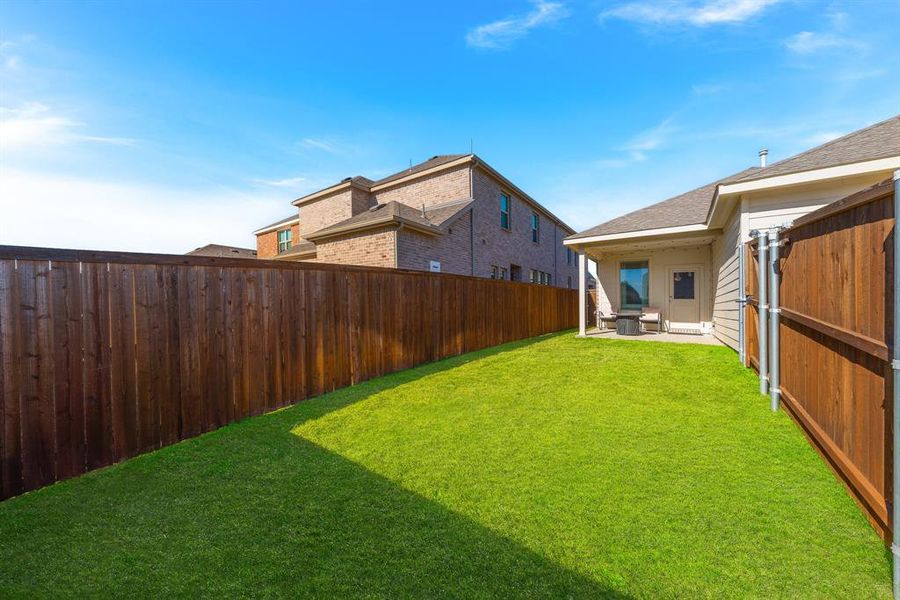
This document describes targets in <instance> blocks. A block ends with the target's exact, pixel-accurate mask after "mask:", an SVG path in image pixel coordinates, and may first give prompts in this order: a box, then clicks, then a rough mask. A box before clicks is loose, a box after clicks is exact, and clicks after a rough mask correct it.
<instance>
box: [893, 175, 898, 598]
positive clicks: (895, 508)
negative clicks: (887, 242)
mask: <svg viewBox="0 0 900 600" xmlns="http://www.w3.org/2000/svg"><path fill="white" fill-rule="evenodd" d="M898 217H900V169H898V170H896V171H894V340H893V342H894V347H893V359H894V360H893V362H892V363H891V366H892V367H893V371H894V402H893V408H892V410H893V412H894V427H893V429H894V432H893V437H894V440H893V442H894V443H893V463H894V497H893V502H892V506H891V512H892V513H893V514H892V517H893V518H892V519H891V529H892V530H893V532H892V533H893V538H892V540H891V541H892V543H891V553H892V554H893V559H894V561H893V562H894V599H895V600H900V410H898V409H900V352H898V348H900V269H898V268H897V266H898V265H897V262H898V259H900V228H898V227H897V223H898V222H900V219H898Z"/></svg>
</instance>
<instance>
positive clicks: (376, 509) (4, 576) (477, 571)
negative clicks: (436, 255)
mask: <svg viewBox="0 0 900 600" xmlns="http://www.w3.org/2000/svg"><path fill="white" fill-rule="evenodd" d="M535 341H539V340H529V341H525V342H518V343H514V344H507V345H505V346H501V347H497V348H493V349H489V350H484V351H480V352H476V353H472V354H469V355H464V356H460V357H456V358H452V359H449V360H444V361H441V362H438V363H433V364H430V365H426V366H423V367H418V368H416V369H412V370H409V371H404V372H401V373H397V374H394V375H390V376H386V377H383V378H379V379H376V380H372V381H370V382H367V383H364V384H361V385H358V386H355V387H353V388H348V389H345V390H340V391H338V392H335V393H332V394H329V395H326V396H323V397H321V398H319V399H316V400H312V401H308V402H304V403H301V404H299V405H296V406H293V407H290V408H288V409H284V410H282V411H279V412H277V413H273V414H270V415H266V416H263V417H259V418H255V419H249V420H247V421H244V422H242V423H238V424H235V425H232V426H229V427H226V428H223V429H220V430H218V431H216V432H213V433H211V434H208V435H205V436H202V437H200V438H195V439H193V440H188V441H186V442H183V443H180V444H177V445H175V446H170V447H168V448H164V449H162V450H160V451H157V452H154V453H151V454H147V455H143V456H141V457H137V458H135V459H132V460H130V461H127V462H125V463H123V464H121V465H118V466H115V467H111V468H108V469H103V470H101V471H97V472H94V473H90V474H88V475H85V476H82V477H79V478H76V479H72V480H69V481H65V482H62V483H59V484H56V485H54V486H51V487H48V488H45V489H42V490H38V491H36V492H32V493H29V494H26V495H24V496H20V497H18V498H14V499H12V500H9V501H7V502H4V503H2V504H0V596H2V597H10V596H17V595H23V594H27V595H53V596H65V595H71V596H85V595H103V596H106V595H122V596H124V595H137V596H141V597H143V596H162V595H197V594H204V595H206V594H209V595H212V594H215V595H225V596H247V595H252V596H266V595H274V596H292V597H328V598H335V597H362V596H365V597H391V598H393V597H427V598H432V597H466V598H469V597H483V598H496V597H504V598H506V597H591V598H597V597H606V598H622V597H625V596H624V595H623V594H620V593H617V592H616V591H615V590H612V589H609V588H606V587H604V586H602V585H600V584H599V583H598V582H596V581H594V580H591V579H589V578H586V577H584V576H582V575H580V574H577V573H574V572H572V571H570V570H567V569H565V568H562V567H561V566H559V565H556V564H555V563H553V562H551V561H549V560H547V559H546V558H544V557H542V556H540V555H538V554H536V553H535V552H533V551H531V550H529V549H527V548H524V547H523V546H521V545H519V544H517V543H516V542H514V541H512V540H510V539H508V538H506V537H503V536H500V535H498V534H496V533H494V532H492V531H490V530H488V529H486V528H484V527H483V526H481V525H479V524H477V523H475V522H473V521H471V520H469V519H467V518H465V517H463V516H461V515H458V514H456V513H453V512H451V511H448V510H447V509H446V508H444V507H442V506H440V505H438V504H435V503H434V502H431V501H429V500H426V499H424V498H422V497H421V496H418V495H416V494H414V493H412V492H409V491H407V490H404V489H402V488H400V487H398V486H397V485H396V484H394V483H392V482H390V481H388V480H387V479H385V478H383V477H381V476H379V475H376V474H374V473H372V472H370V471H368V470H366V469H364V468H363V467H361V466H359V465H357V464H355V463H352V462H350V461H348V460H346V459H344V458H342V457H341V456H339V455H336V454H334V453H331V452H329V451H327V450H324V449H323V448H321V447H319V446H317V445H315V444H313V443H311V442H308V441H306V440H303V439H302V438H298V437H297V436H296V435H293V434H292V433H291V430H292V429H293V428H294V427H296V426H297V425H298V424H299V423H302V422H304V421H307V420H309V419H315V418H317V417H319V416H322V415H324V414H327V413H328V412H330V411H333V410H336V409H339V408H341V407H344V406H347V405H350V404H352V403H354V402H357V401H360V400H363V399H365V398H367V397H368V396H370V395H371V394H374V393H377V392H379V391H383V390H386V389H389V388H392V387H395V386H398V385H402V384H405V383H409V382H412V381H415V380H416V379H419V378H421V377H425V376H428V375H430V374H434V373H437V372H441V371H445V370H447V369H452V368H455V367H457V366H459V365H461V364H464V363H466V362H469V361H471V360H477V359H479V358H485V357H487V356H493V355H497V354H499V353H502V352H506V351H510V350H514V349H516V348H521V347H524V346H526V345H529V344H531V343H534V342H535Z"/></svg>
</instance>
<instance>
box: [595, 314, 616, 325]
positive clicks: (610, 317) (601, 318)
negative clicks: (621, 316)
mask: <svg viewBox="0 0 900 600" xmlns="http://www.w3.org/2000/svg"><path fill="white" fill-rule="evenodd" d="M606 323H612V327H611V328H610V329H615V328H616V313H609V314H605V313H604V312H603V311H600V310H598V311H597V325H599V326H600V329H606Z"/></svg>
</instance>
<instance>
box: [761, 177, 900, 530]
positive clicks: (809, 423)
mask: <svg viewBox="0 0 900 600" xmlns="http://www.w3.org/2000/svg"><path fill="white" fill-rule="evenodd" d="M782 235H783V236H784V237H786V238H787V239H788V240H789V243H788V245H787V246H786V247H785V248H784V250H783V251H782V253H781V273H782V280H781V287H780V300H781V310H782V312H781V317H782V318H781V324H780V328H779V332H780V342H781V353H780V360H781V362H780V367H781V382H780V384H781V390H782V400H783V404H784V406H785V409H786V410H787V412H788V414H789V415H791V417H792V418H793V419H794V420H795V421H796V422H797V423H798V424H799V425H800V427H801V428H802V429H803V431H804V433H805V434H806V435H807V437H808V438H809V439H810V442H811V443H812V445H813V446H814V447H815V448H816V449H817V450H818V451H819V453H820V454H822V455H823V456H824V457H825V459H826V461H827V462H828V464H829V465H830V466H831V467H832V469H833V470H834V471H835V473H836V474H837V476H838V477H839V479H840V480H841V481H842V482H843V483H844V484H845V486H846V487H847V489H848V490H849V492H850V493H851V495H852V496H853V498H854V499H855V500H856V502H857V504H859V506H860V507H861V508H862V509H863V511H864V513H865V514H866V516H867V517H868V519H869V521H870V522H871V523H872V525H873V527H874V528H875V529H876V531H878V533H879V534H880V535H881V536H882V537H883V538H884V539H885V540H888V539H890V535H891V527H892V524H891V523H890V498H891V497H892V494H893V491H892V489H891V483H892V481H891V468H892V456H891V423H892V419H893V407H892V401H891V400H892V390H891V385H892V381H891V379H892V377H891V369H890V363H889V359H890V357H891V356H892V354H893V353H892V348H893V340H891V339H890V335H891V332H892V327H893V312H892V311H893V296H892V294H893V269H894V264H895V263H894V256H893V239H892V236H893V235H896V233H895V220H894V214H893V194H892V187H891V186H889V185H887V184H884V183H883V184H879V185H877V186H873V187H872V188H870V189H868V190H864V191H862V192H860V193H858V194H854V195H852V196H849V197H848V198H845V199H843V200H840V201H838V202H836V203H834V204H832V205H829V206H826V207H824V208H822V209H820V210H818V211H816V212H815V213H810V215H807V216H806V217H803V218H802V219H798V220H797V221H796V223H795V225H794V226H792V227H791V228H789V229H787V230H785V231H784V232H783V234H782ZM746 248H747V250H746V251H747V254H748V260H747V265H748V270H747V273H748V277H747V292H748V293H749V294H753V295H754V297H755V296H756V286H757V282H756V271H755V269H756V257H755V256H753V244H752V243H750V244H747V246H746ZM746 310H747V312H746V316H747V319H746V333H747V335H746V342H747V346H746V350H747V354H748V361H749V363H750V364H751V366H753V367H754V368H757V369H758V365H759V363H758V354H759V353H758V349H757V347H756V345H757V343H758V341H757V340H758V337H757V336H758V326H759V324H758V319H757V315H756V305H755V303H754V304H752V305H750V306H748V308H747V309H746Z"/></svg>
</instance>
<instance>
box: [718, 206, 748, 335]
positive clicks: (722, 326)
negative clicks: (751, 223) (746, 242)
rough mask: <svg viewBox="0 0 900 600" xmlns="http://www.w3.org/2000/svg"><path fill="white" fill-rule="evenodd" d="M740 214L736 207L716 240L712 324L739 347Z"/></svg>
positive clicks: (719, 333) (720, 333)
mask: <svg viewBox="0 0 900 600" xmlns="http://www.w3.org/2000/svg"><path fill="white" fill-rule="evenodd" d="M740 232H741V213H740V210H738V209H735V211H734V212H733V213H732V214H731V216H730V217H729V219H728V222H727V223H726V224H725V228H724V230H723V232H722V235H721V236H720V237H719V238H718V239H717V240H716V241H715V242H714V243H713V248H712V250H713V252H712V254H713V256H712V259H713V264H712V271H713V327H714V332H715V335H716V337H717V338H719V339H720V340H722V342H723V343H725V344H727V345H728V346H731V347H732V348H734V349H735V350H737V349H738V344H739V342H738V336H739V333H738V318H739V310H740V308H739V305H738V303H737V299H738V297H739V295H740V290H739V286H740V283H739V267H738V265H739V260H740V259H739V256H740Z"/></svg>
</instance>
